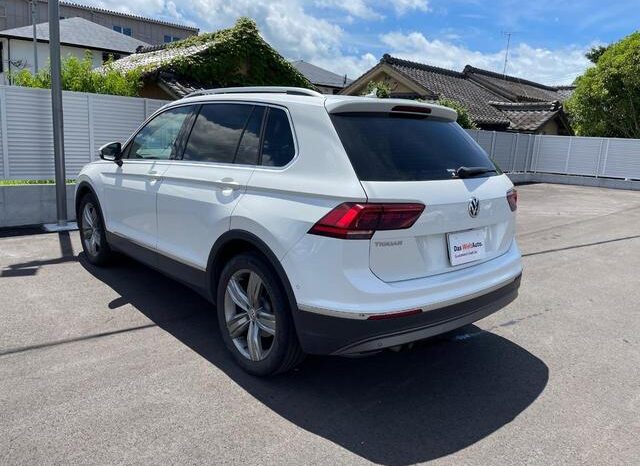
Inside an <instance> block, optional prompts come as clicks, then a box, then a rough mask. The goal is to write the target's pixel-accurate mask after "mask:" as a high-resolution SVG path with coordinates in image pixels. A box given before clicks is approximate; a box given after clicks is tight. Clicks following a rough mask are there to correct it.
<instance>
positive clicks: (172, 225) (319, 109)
mask: <svg viewBox="0 0 640 466" xmlns="http://www.w3.org/2000/svg"><path fill="white" fill-rule="evenodd" d="M216 102H233V103H241V104H251V105H256V104H257V105H266V106H274V107H278V108H282V109H284V110H285V111H286V113H287V115H288V118H289V121H290V124H291V128H292V133H293V136H294V141H295V146H296V147H295V156H294V157H293V159H292V160H291V161H290V162H289V163H288V164H287V165H286V166H284V167H279V168H275V167H265V166H255V165H251V166H249V165H239V164H225V163H211V162H194V161H186V160H142V161H139V160H125V161H124V163H123V164H122V166H118V165H117V164H115V163H113V162H112V161H106V160H99V161H96V162H93V163H90V164H88V165H87V166H85V167H84V168H83V170H82V171H81V173H80V175H79V176H78V186H79V189H82V187H83V186H84V189H91V190H92V191H93V192H94V193H95V195H96V197H97V198H98V200H99V202H100V205H101V208H102V212H103V216H104V221H105V225H106V230H107V231H108V232H110V233H111V234H112V235H114V236H115V237H118V238H121V239H124V240H127V241H129V242H131V243H133V244H135V245H137V246H139V247H142V248H144V249H145V250H148V251H150V252H153V253H156V254H157V255H158V256H159V257H161V258H168V259H169V260H171V261H174V262H176V263H179V264H181V265H183V266H185V267H187V268H189V269H190V270H193V271H194V273H202V274H203V277H208V275H207V271H208V268H210V267H211V255H212V250H214V246H215V244H216V242H217V241H218V240H219V239H220V238H221V237H222V236H223V235H225V234H227V233H229V232H246V233H248V234H250V235H252V236H253V237H256V238H259V239H260V241H261V242H262V243H263V244H264V246H266V247H267V248H268V249H269V251H270V252H271V253H272V256H273V257H274V258H275V260H277V261H278V264H277V266H278V267H281V269H282V270H283V271H284V273H285V274H286V279H287V280H288V282H289V284H288V285H289V286H290V289H291V291H292V293H293V295H294V298H295V302H296V306H297V308H298V312H299V313H301V314H317V315H321V316H330V317H334V318H338V319H341V320H342V319H348V320H360V321H363V320H366V319H368V318H370V317H371V316H375V315H386V314H389V313H394V312H401V311H405V310H408V309H421V310H422V312H424V313H429V312H431V311H432V310H434V309H439V308H443V307H445V306H450V305H452V304H455V303H461V302H465V301H468V300H470V299H472V298H476V297H478V296H482V295H486V294H488V293H490V292H492V291H494V290H497V289H499V288H501V287H503V286H505V285H507V284H509V283H513V282H514V280H517V279H518V277H519V276H520V275H521V273H522V265H521V260H520V252H519V250H518V246H517V244H516V241H515V212H512V210H511V209H510V208H509V204H508V202H507V201H506V198H505V196H506V193H507V192H508V191H509V190H510V189H511V188H513V185H512V183H511V182H510V180H509V179H508V178H507V176H506V175H503V174H500V175H496V176H490V177H482V178H469V179H451V180H436V181H412V182H378V181H360V180H359V178H358V176H357V174H356V172H355V171H354V167H353V166H352V164H351V162H350V159H349V157H348V155H347V153H346V151H345V148H344V147H343V144H342V142H341V140H340V137H339V135H338V133H337V131H336V129H335V128H334V125H333V123H332V120H331V117H330V113H331V112H339V111H347V110H348V111H365V112H366V111H372V109H374V108H375V109H377V111H388V110H389V109H390V108H392V107H393V106H397V105H407V101H406V100H400V99H397V100H396V99H367V98H361V97H341V96H320V95H317V96H316V95H291V94H278V93H252V94H244V93H237V94H233V93H229V94H214V95H201V96H196V97H191V98H185V99H182V100H180V101H176V102H172V103H170V104H168V105H167V106H165V107H163V108H162V109H160V110H158V112H157V113H158V114H159V113H162V112H164V111H166V110H167V109H171V108H175V107H177V106H186V105H200V104H209V103H216ZM411 105H422V106H425V107H428V108H429V109H430V111H431V112H433V113H432V115H435V116H439V117H441V118H447V119H452V118H453V119H455V113H453V112H452V111H450V110H448V109H445V108H441V107H438V106H435V105H427V104H414V103H411ZM154 116H155V115H154ZM154 116H152V117H151V118H150V119H153V118H154ZM143 126H144V125H143ZM461 131H462V130H461ZM123 146H125V144H123ZM472 197H475V198H477V199H478V200H479V202H480V210H479V214H478V215H477V217H475V218H471V217H470V215H469V214H468V205H469V201H470V199H471V198H472ZM344 202H357V203H366V202H417V203H423V204H424V205H425V206H426V208H425V210H424V212H423V213H422V215H420V217H419V218H418V220H417V221H416V222H415V224H413V225H412V226H411V227H410V228H409V229H404V230H391V231H376V233H375V234H374V235H373V237H372V238H371V239H370V240H343V239H337V238H330V237H325V236H318V235H314V234H309V230H310V229H311V228H312V227H313V226H314V224H315V223H316V222H317V221H318V220H319V219H321V218H322V217H323V216H324V215H326V214H327V213H328V212H330V211H331V210H332V209H333V208H335V207H336V206H338V205H340V204H342V203H344ZM468 229H483V231H484V232H485V234H486V238H487V243H486V256H485V257H484V259H483V260H481V261H476V262H470V263H466V264H462V265H458V266H452V265H451V264H450V262H449V258H448V251H447V242H446V235H447V233H450V232H456V231H464V230H468ZM152 265H153V264H152ZM160 268H162V267H160ZM175 275H178V274H175ZM179 278H180V277H179ZM204 280H206V278H205V279H204ZM185 281H189V280H185ZM209 285H210V284H207V285H205V287H206V286H209ZM213 289H215V287H213ZM297 321H298V320H297ZM458 323H460V324H464V323H468V322H462V321H460V322H458ZM442 330H443V331H444V330H446V328H445V327H442ZM299 333H300V330H299ZM302 339H303V338H301V340H302ZM394 341H395V340H390V343H389V344H386V343H385V344H384V345H382V346H389V345H390V344H391V342H394ZM304 346H305V345H304V342H303V347H304ZM307 349H308V348H307ZM364 349H367V348H364ZM369 349H370V348H369ZM310 351H311V352H323V351H314V350H313V349H311V350H310ZM332 352H335V351H334V350H332Z"/></svg>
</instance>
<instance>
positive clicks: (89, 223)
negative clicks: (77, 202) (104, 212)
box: [82, 202, 101, 257]
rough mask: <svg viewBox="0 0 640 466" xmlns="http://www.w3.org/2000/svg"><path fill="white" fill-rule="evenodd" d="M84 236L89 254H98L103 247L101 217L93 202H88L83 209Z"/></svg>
mask: <svg viewBox="0 0 640 466" xmlns="http://www.w3.org/2000/svg"><path fill="white" fill-rule="evenodd" d="M82 238H83V239H84V244H85V247H86V248H87V251H88V252H89V254H91V255H92V256H94V257H95V256H96V255H98V253H99V252H100V247H101V231H100V217H99V216H98V211H97V209H96V207H95V206H94V205H93V203H91V202H87V203H86V204H85V205H84V209H83V210H82Z"/></svg>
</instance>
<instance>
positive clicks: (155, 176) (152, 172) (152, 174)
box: [147, 170, 162, 183]
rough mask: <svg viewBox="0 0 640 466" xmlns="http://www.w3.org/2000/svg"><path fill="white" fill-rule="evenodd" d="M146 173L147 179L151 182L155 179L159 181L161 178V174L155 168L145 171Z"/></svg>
mask: <svg viewBox="0 0 640 466" xmlns="http://www.w3.org/2000/svg"><path fill="white" fill-rule="evenodd" d="M147 175H149V179H150V180H151V182H152V183H153V182H155V181H160V180H161V179H162V175H160V174H159V173H158V172H157V171H155V170H149V171H148V172H147Z"/></svg>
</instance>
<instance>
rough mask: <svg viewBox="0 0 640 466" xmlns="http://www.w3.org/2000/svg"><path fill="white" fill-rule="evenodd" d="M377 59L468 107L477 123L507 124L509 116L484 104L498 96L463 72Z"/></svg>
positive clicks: (403, 61) (387, 56)
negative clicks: (468, 77)
mask: <svg viewBox="0 0 640 466" xmlns="http://www.w3.org/2000/svg"><path fill="white" fill-rule="evenodd" d="M381 63H385V64H387V65H389V66H391V67H392V68H393V69H394V70H395V71H397V72H399V73H400V74H402V75H404V76H405V77H407V78H409V79H411V80H413V81H415V82H416V83H418V84H420V85H421V86H423V87H424V88H426V89H429V90H430V91H432V92H434V93H435V94H437V97H438V98H440V97H446V98H450V99H454V100H457V101H458V102H460V103H461V104H462V105H464V106H465V107H466V108H467V110H469V113H470V114H471V117H472V118H473V120H474V121H476V122H478V123H481V124H482V123H484V124H490V125H503V126H507V125H508V124H509V120H508V119H506V118H505V116H504V115H503V114H502V113H501V112H499V111H498V110H496V109H495V108H493V107H492V106H490V105H488V104H487V102H489V101H493V100H498V99H499V96H497V95H496V94H494V93H493V92H491V91H489V90H487V89H485V88H483V87H482V86H478V85H477V84H475V83H474V82H472V81H470V80H469V79H467V77H466V76H465V75H464V74H463V73H460V72H457V71H452V70H447V69H444V68H438V67H435V66H429V65H424V64H422V63H416V62H412V61H408V60H402V59H400V58H395V57H391V56H389V55H385V56H384V57H383V58H382V60H381Z"/></svg>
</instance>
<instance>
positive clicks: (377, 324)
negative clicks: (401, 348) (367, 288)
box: [296, 275, 521, 355]
mask: <svg viewBox="0 0 640 466" xmlns="http://www.w3.org/2000/svg"><path fill="white" fill-rule="evenodd" d="M520 278H521V275H518V276H517V277H516V278H515V279H513V280H511V281H509V282H508V283H507V284H506V285H503V286H501V287H500V288H498V289H495V290H493V291H491V292H489V293H487V294H483V295H481V296H477V297H474V298H471V299H469V300H466V301H462V302H458V303H456V304H452V305H449V306H445V307H441V308H438V309H432V310H429V311H425V312H422V313H420V314H416V315H412V316H406V317H398V318H395V319H386V320H358V319H345V318H339V317H334V316H329V315H322V314H318V313H314V312H307V311H303V310H300V311H299V312H298V313H297V316H296V327H297V331H298V338H299V340H300V344H301V346H302V348H303V350H304V351H305V352H307V353H310V354H336V355H348V354H357V353H364V352H368V351H376V350H380V349H383V348H388V347H390V346H396V345H401V344H405V343H409V342H412V341H417V340H422V339H424V338H428V337H432V336H434V335H438V334H441V333H444V332H448V331H450V330H453V329H456V328H458V327H462V326H464V325H468V324H470V323H472V322H475V321H477V320H480V319H482V318H484V317H486V316H488V315H490V314H493V313H494V312H496V311H498V310H500V309H502V308H503V307H505V306H506V305H507V304H509V303H510V302H511V301H513V300H514V299H515V298H516V297H517V296H518V288H519V287H520Z"/></svg>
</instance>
